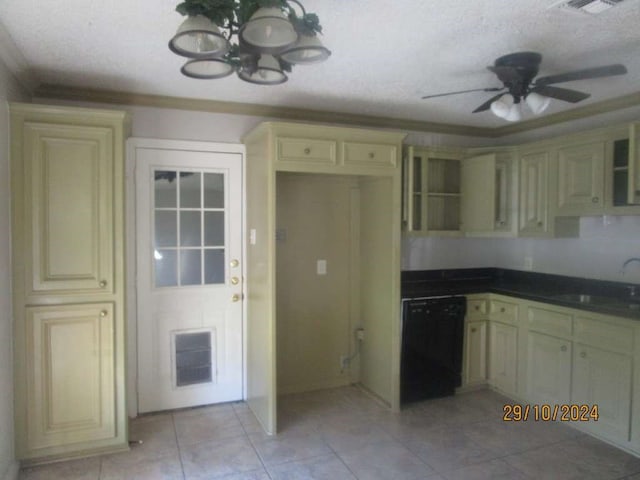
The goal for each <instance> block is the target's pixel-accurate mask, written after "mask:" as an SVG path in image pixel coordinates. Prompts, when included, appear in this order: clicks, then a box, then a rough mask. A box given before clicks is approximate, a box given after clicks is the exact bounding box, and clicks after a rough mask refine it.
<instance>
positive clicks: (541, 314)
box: [527, 307, 573, 337]
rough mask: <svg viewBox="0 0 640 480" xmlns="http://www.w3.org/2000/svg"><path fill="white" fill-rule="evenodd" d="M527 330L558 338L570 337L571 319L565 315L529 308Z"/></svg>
mask: <svg viewBox="0 0 640 480" xmlns="http://www.w3.org/2000/svg"><path fill="white" fill-rule="evenodd" d="M527 318H528V320H529V329H530V330H536V331H538V332H542V333H546V334H549V335H556V336H559V337H570V336H571V322H572V319H573V317H572V316H571V315H569V314H566V313H561V312H554V311H552V310H546V309H544V308H536V307H529V310H528V312H527Z"/></svg>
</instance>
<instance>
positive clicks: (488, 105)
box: [472, 93, 504, 113]
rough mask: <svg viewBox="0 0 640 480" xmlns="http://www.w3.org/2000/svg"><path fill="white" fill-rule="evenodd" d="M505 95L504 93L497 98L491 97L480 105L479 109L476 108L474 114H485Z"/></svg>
mask: <svg viewBox="0 0 640 480" xmlns="http://www.w3.org/2000/svg"><path fill="white" fill-rule="evenodd" d="M503 95H504V93H499V94H498V95H496V96H495V97H491V98H490V99H489V100H487V101H486V102H484V103H483V104H482V105H480V106H479V107H478V108H476V109H475V110H474V111H473V112H472V113H478V112H484V111H485V110H489V109H490V108H491V104H492V103H493V102H495V101H496V100H498V99H499V98H500V97H501V96H503Z"/></svg>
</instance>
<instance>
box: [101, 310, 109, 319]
mask: <svg viewBox="0 0 640 480" xmlns="http://www.w3.org/2000/svg"><path fill="white" fill-rule="evenodd" d="M108 314H109V312H107V311H106V310H102V311H101V312H100V316H101V317H103V318H104V317H106V316H107V315H108Z"/></svg>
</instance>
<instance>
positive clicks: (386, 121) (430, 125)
mask: <svg viewBox="0 0 640 480" xmlns="http://www.w3.org/2000/svg"><path fill="white" fill-rule="evenodd" d="M35 96H37V97H43V98H51V99H56V100H73V101H83V102H98V103H109V104H116V105H137V106H145V107H159V108H173V109H178V110H195V111H201V112H211V113H228V114H234V115H250V116H257V117H268V118H274V119H278V120H294V121H299V122H319V123H329V124H334V125H335V124H342V125H351V126H358V127H373V128H385V129H392V130H401V131H413V132H432V133H442V134H449V135H462V136H471V137H493V136H495V134H494V129H491V128H483V127H473V126H469V125H454V124H448V123H437V122H423V121H418V120H407V119H402V118H389V117H377V116H372V115H356V114H350V113H340V112H331V111H326V110H311V109H303V108H289V107H278V106H272V105H261V104H249V103H236V102H222V101H218V100H205V99H196V98H183V97H168V96H162V95H147V94H139V93H130V92H117V91H113V90H98V89H89V88H75V87H67V86H63V85H48V84H43V85H40V86H39V87H38V88H37V89H36V91H35Z"/></svg>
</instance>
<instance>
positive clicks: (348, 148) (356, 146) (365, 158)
mask: <svg viewBox="0 0 640 480" xmlns="http://www.w3.org/2000/svg"><path fill="white" fill-rule="evenodd" d="M396 150H397V149H396V147H395V146H394V145H380V144H375V143H351V142H345V143H344V146H343V152H344V156H343V158H344V164H345V165H368V166H371V165H377V166H380V167H395V166H396V165H397V151H396Z"/></svg>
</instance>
